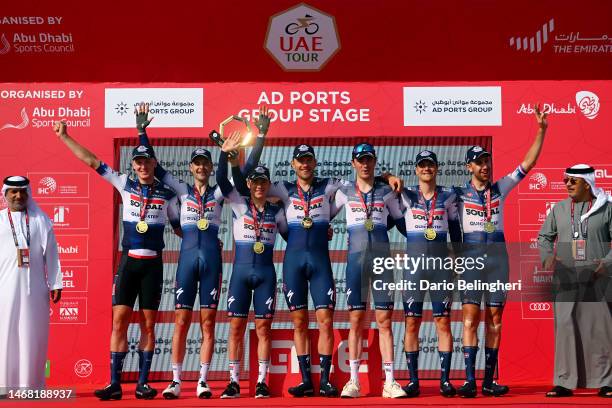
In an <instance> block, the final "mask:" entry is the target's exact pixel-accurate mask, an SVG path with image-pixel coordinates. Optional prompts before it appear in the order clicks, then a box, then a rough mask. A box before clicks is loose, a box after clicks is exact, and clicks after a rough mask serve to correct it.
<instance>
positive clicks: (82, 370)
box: [74, 358, 93, 378]
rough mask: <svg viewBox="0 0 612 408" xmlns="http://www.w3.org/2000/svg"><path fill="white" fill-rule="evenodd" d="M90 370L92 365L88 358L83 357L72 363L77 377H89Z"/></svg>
mask: <svg viewBox="0 0 612 408" xmlns="http://www.w3.org/2000/svg"><path fill="white" fill-rule="evenodd" d="M92 371H93V365H92V364H91V361H89V360H86V359H84V358H83V359H81V360H78V361H77V362H76V363H74V373H75V374H76V375H77V377H81V378H86V377H89V376H90V375H91V373H92Z"/></svg>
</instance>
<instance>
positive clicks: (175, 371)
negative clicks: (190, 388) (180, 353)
mask: <svg viewBox="0 0 612 408" xmlns="http://www.w3.org/2000/svg"><path fill="white" fill-rule="evenodd" d="M181 372H183V364H181V363H172V381H174V382H177V383H180V382H181Z"/></svg>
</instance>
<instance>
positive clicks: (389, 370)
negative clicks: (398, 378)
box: [383, 361, 395, 383]
mask: <svg viewBox="0 0 612 408" xmlns="http://www.w3.org/2000/svg"><path fill="white" fill-rule="evenodd" d="M383 369H384V370H385V382H387V383H391V382H393V381H395V378H393V361H385V362H384V363H383Z"/></svg>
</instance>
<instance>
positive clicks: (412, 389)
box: [402, 382, 421, 398]
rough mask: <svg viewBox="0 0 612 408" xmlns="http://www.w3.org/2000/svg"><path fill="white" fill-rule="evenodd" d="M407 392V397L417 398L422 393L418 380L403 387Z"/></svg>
mask: <svg viewBox="0 0 612 408" xmlns="http://www.w3.org/2000/svg"><path fill="white" fill-rule="evenodd" d="M402 390H404V392H405V393H406V398H416V397H418V396H419V395H421V389H420V387H419V383H418V382H409V383H408V385H407V386H405V387H402Z"/></svg>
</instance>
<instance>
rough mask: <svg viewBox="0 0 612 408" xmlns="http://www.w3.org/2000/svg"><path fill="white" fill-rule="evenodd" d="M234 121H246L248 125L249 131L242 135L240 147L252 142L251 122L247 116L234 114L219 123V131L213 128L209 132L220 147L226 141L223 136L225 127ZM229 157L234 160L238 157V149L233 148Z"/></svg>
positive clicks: (210, 136) (211, 138)
mask: <svg viewBox="0 0 612 408" xmlns="http://www.w3.org/2000/svg"><path fill="white" fill-rule="evenodd" d="M233 121H236V122H240V123H244V125H245V126H246V129H247V132H246V133H245V134H244V136H243V137H242V141H241V142H240V147H247V146H249V145H250V144H251V139H252V138H253V132H252V131H251V123H250V122H249V121H248V120H246V119H245V118H243V117H241V116H238V115H232V116H230V117H229V118H227V119H225V120H224V121H223V122H221V123H220V124H219V132H217V131H216V130H214V129H213V130H212V131H211V132H210V133H209V134H208V137H209V138H210V140H212V141H213V142H215V144H216V145H217V146H219V147H221V146H223V142H225V139H224V137H223V133H224V129H225V127H226V126H227V125H228V124H229V123H231V122H233ZM228 157H229V158H230V159H232V160H233V159H235V158H236V157H238V151H236V150H233V151H231V152H229V153H228Z"/></svg>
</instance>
